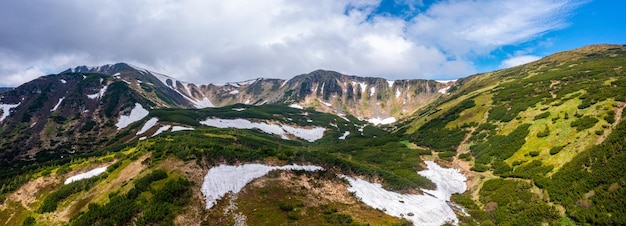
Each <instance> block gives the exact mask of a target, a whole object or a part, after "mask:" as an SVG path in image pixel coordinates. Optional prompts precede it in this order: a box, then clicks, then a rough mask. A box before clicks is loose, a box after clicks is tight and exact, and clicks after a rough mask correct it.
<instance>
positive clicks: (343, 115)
mask: <svg viewBox="0 0 626 226" xmlns="http://www.w3.org/2000/svg"><path fill="white" fill-rule="evenodd" d="M337 116H339V118H342V119H343V120H346V121H347V122H349V121H350V119H348V118H346V115H345V114H337Z"/></svg>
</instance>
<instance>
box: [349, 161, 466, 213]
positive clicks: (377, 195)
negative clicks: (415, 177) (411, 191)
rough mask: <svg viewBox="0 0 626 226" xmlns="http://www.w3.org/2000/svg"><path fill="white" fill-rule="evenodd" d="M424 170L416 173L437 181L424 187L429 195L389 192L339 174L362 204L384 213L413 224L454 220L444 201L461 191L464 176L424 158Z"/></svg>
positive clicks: (377, 186) (463, 187) (376, 185)
mask: <svg viewBox="0 0 626 226" xmlns="http://www.w3.org/2000/svg"><path fill="white" fill-rule="evenodd" d="M426 165H427V166H428V170H425V171H420V172H419V174H420V175H423V176H425V177H426V178H428V179H430V180H431V181H433V182H434V183H435V184H436V185H437V189H436V190H434V191H429V190H425V192H427V193H428V194H430V195H403V194H399V193H395V192H390V191H387V190H385V189H383V188H382V186H381V185H380V184H374V183H370V182H367V181H364V180H361V179H358V178H351V177H347V176H343V177H344V178H346V179H347V180H348V182H349V183H350V188H348V190H349V191H351V192H354V193H355V195H356V196H357V197H359V198H360V199H361V200H362V201H363V202H364V203H365V204H367V205H369V206H371V207H374V208H377V209H382V210H383V211H385V212H386V213H387V214H389V215H392V216H396V217H403V218H405V219H407V220H410V221H412V222H413V224H415V225H442V224H443V223H445V222H448V221H451V222H454V224H458V219H457V217H456V214H455V213H454V211H453V210H452V208H451V207H450V206H449V205H448V202H449V198H450V194H452V193H462V192H464V191H465V189H466V188H467V187H466V186H465V180H466V178H465V176H463V175H462V174H461V173H459V172H458V170H457V169H445V168H442V167H440V166H439V165H437V164H436V163H434V162H432V161H426Z"/></svg>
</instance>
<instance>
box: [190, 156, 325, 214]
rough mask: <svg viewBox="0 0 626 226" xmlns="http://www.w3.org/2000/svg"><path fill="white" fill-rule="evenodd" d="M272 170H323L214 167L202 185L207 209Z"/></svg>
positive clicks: (303, 167) (258, 165) (251, 165)
mask: <svg viewBox="0 0 626 226" xmlns="http://www.w3.org/2000/svg"><path fill="white" fill-rule="evenodd" d="M272 170H306V171H317V170H323V168H322V167H319V166H311V165H306V166H300V165H286V166H266V165H262V164H245V165H242V166H230V165H220V166H217V167H213V168H211V169H210V170H209V172H208V173H207V174H206V175H205V176H204V182H203V183H202V190H201V191H202V194H204V197H206V208H207V209H210V208H211V207H213V205H215V203H216V202H217V200H218V199H220V198H222V197H224V195H226V193H228V192H233V193H238V192H239V191H241V189H242V188H243V187H244V186H246V184H248V183H250V181H252V180H254V179H256V178H259V177H262V176H265V175H266V174H267V173H269V172H270V171H272Z"/></svg>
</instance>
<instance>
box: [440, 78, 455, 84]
mask: <svg viewBox="0 0 626 226" xmlns="http://www.w3.org/2000/svg"><path fill="white" fill-rule="evenodd" d="M456 80H457V79H452V80H435V82H438V83H444V84H448V83H450V82H456Z"/></svg>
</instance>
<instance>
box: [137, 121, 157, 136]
mask: <svg viewBox="0 0 626 226" xmlns="http://www.w3.org/2000/svg"><path fill="white" fill-rule="evenodd" d="M158 121H159V119H158V118H151V119H150V120H148V121H146V124H144V125H143V127H141V129H140V130H139V131H137V134H136V135H139V134H142V133H145V132H146V131H148V130H149V129H150V128H152V127H153V126H154V125H156V123H157V122H158Z"/></svg>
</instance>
